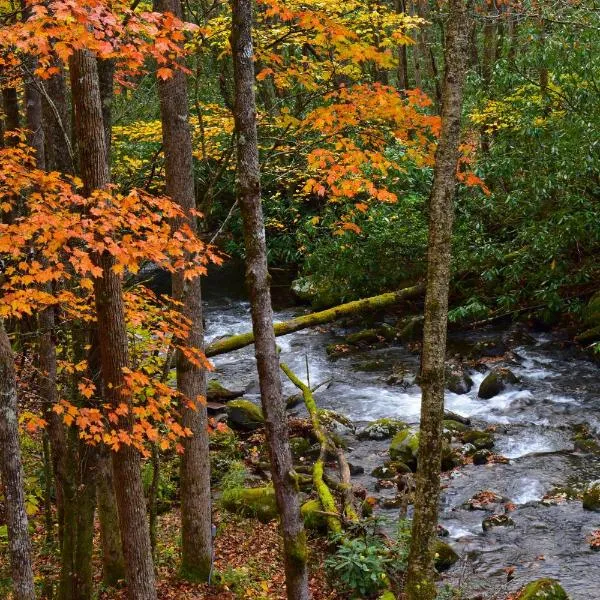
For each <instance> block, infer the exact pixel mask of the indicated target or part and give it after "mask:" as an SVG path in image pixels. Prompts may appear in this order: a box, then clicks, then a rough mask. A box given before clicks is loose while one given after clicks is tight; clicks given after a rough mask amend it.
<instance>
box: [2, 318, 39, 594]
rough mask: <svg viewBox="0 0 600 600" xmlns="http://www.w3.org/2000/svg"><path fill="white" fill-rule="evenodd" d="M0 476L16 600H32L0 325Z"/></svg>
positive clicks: (13, 410) (11, 379)
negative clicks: (0, 478)
mask: <svg viewBox="0 0 600 600" xmlns="http://www.w3.org/2000/svg"><path fill="white" fill-rule="evenodd" d="M0 448H1V449H2V451H1V452H0V475H1V477H2V486H3V488H4V498H5V503H6V525H7V529H8V549H9V553H10V565H11V572H12V581H13V592H14V597H15V600H34V598H35V589H34V584H33V569H32V566H31V543H30V541H29V532H28V531H27V526H28V521H27V513H26V512H25V491H24V487H23V486H24V482H23V466H22V464H21V448H20V446H19V425H18V420H17V380H16V376H15V366H14V359H13V353H12V348H11V346H10V341H9V339H8V336H7V335H6V331H5V329H4V324H3V323H2V322H1V321H0Z"/></svg>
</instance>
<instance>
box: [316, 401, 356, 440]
mask: <svg viewBox="0 0 600 600" xmlns="http://www.w3.org/2000/svg"><path fill="white" fill-rule="evenodd" d="M318 414H319V420H320V421H321V425H322V426H323V427H325V428H326V429H327V430H328V431H329V432H331V433H335V434H337V435H354V433H355V432H356V426H355V425H354V423H353V422H352V421H351V420H350V419H349V418H348V417H345V416H344V415H340V414H339V413H336V412H335V411H333V410H328V409H326V408H321V409H319V410H318Z"/></svg>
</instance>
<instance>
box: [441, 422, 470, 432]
mask: <svg viewBox="0 0 600 600" xmlns="http://www.w3.org/2000/svg"><path fill="white" fill-rule="evenodd" d="M444 430H445V431H449V432H450V433H452V434H460V433H465V432H466V431H468V430H469V428H468V427H467V426H466V425H464V424H463V423H459V422H458V421H452V420H446V421H444Z"/></svg>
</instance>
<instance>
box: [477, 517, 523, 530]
mask: <svg viewBox="0 0 600 600" xmlns="http://www.w3.org/2000/svg"><path fill="white" fill-rule="evenodd" d="M514 526H515V522H514V521H513V520H512V519H511V518H510V517H509V516H508V515H491V516H489V517H486V518H485V519H484V520H483V521H482V523H481V527H482V529H483V530H484V531H489V530H490V529H493V528H494V527H514Z"/></svg>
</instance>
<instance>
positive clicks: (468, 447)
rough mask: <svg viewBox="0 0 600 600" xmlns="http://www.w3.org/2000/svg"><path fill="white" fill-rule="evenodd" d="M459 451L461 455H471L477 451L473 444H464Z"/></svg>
mask: <svg viewBox="0 0 600 600" xmlns="http://www.w3.org/2000/svg"><path fill="white" fill-rule="evenodd" d="M459 452H460V453H461V454H462V455H463V456H471V455H472V454H475V452H477V448H475V446H474V445H473V444H464V445H463V446H462V447H461V449H460V450H459Z"/></svg>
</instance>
